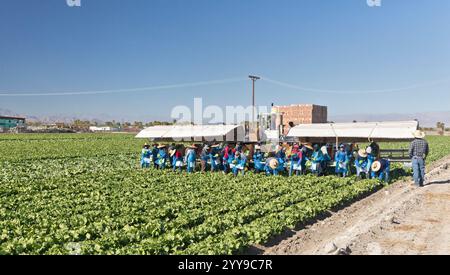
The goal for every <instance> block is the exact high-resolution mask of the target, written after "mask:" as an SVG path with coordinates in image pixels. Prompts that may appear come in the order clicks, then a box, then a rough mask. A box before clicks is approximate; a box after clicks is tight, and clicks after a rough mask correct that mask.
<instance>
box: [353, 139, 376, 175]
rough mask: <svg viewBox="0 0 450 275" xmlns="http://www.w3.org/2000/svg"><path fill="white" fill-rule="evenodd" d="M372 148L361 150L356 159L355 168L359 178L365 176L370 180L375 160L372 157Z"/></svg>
mask: <svg viewBox="0 0 450 275" xmlns="http://www.w3.org/2000/svg"><path fill="white" fill-rule="evenodd" d="M371 153H372V148H371V147H370V146H369V147H367V148H366V150H364V149H360V150H359V151H358V153H357V155H356V157H355V168H356V175H357V176H358V178H361V176H362V175H363V174H364V175H365V177H366V178H370V176H371V175H370V170H371V168H372V163H373V161H374V158H373V156H372V154H371Z"/></svg>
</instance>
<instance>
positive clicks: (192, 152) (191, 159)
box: [185, 145, 197, 174]
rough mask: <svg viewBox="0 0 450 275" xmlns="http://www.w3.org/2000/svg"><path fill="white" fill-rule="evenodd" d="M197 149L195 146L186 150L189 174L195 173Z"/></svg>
mask: <svg viewBox="0 0 450 275" xmlns="http://www.w3.org/2000/svg"><path fill="white" fill-rule="evenodd" d="M196 150H197V147H196V146H195V145H192V146H189V147H188V148H187V150H186V156H185V158H186V165H187V172H188V173H189V174H190V173H193V172H195V162H196V160H197V153H196Z"/></svg>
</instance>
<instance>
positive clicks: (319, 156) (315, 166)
mask: <svg viewBox="0 0 450 275" xmlns="http://www.w3.org/2000/svg"><path fill="white" fill-rule="evenodd" d="M313 148H314V152H313V153H312V155H311V158H310V160H311V172H312V173H313V174H314V175H317V176H320V175H322V167H321V165H322V162H323V160H324V158H323V153H322V151H321V150H320V148H319V145H317V144H315V145H314V147H313Z"/></svg>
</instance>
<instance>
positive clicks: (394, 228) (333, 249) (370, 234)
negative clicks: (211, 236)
mask: <svg viewBox="0 0 450 275" xmlns="http://www.w3.org/2000/svg"><path fill="white" fill-rule="evenodd" d="M449 166H450V156H449V157H447V158H445V159H443V160H441V161H439V162H437V163H435V164H434V165H433V166H432V167H429V168H428V171H429V172H428V173H427V179H426V186H425V187H423V188H417V187H415V186H414V185H413V182H412V181H409V180H407V181H400V182H396V183H394V184H392V185H390V186H389V187H386V188H385V189H382V190H381V191H379V192H377V193H375V194H373V195H371V196H368V197H366V198H364V199H362V200H360V201H358V202H355V203H354V204H352V205H351V206H349V207H347V208H344V209H342V210H339V211H337V212H336V213H330V214H329V215H328V216H327V217H324V218H323V219H322V220H319V221H316V222H315V223H313V224H311V225H307V226H305V227H304V228H301V229H299V230H297V231H290V232H289V233H286V234H284V235H283V236H279V237H278V238H275V239H273V240H272V241H271V242H269V243H268V244H266V245H265V246H255V247H253V248H251V249H250V251H249V253H252V254H268V255H278V254H294V255H299V254H300V255H302V254H308V255H311V254H354V255H358V254H363V255H371V254H373V255H384V254H395V255H399V254H400V255H403V254H412V255H417V254H446V255H449V254H450V168H449Z"/></svg>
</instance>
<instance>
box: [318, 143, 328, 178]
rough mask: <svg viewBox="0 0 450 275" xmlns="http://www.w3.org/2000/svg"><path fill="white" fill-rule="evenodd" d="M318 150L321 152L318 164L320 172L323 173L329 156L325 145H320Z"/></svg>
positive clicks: (326, 167)
mask: <svg viewBox="0 0 450 275" xmlns="http://www.w3.org/2000/svg"><path fill="white" fill-rule="evenodd" d="M320 151H322V154H323V160H322V163H321V164H320V168H321V169H322V173H323V174H325V173H326V171H327V169H328V163H329V162H330V161H331V157H330V155H329V154H328V147H327V146H322V148H320Z"/></svg>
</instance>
